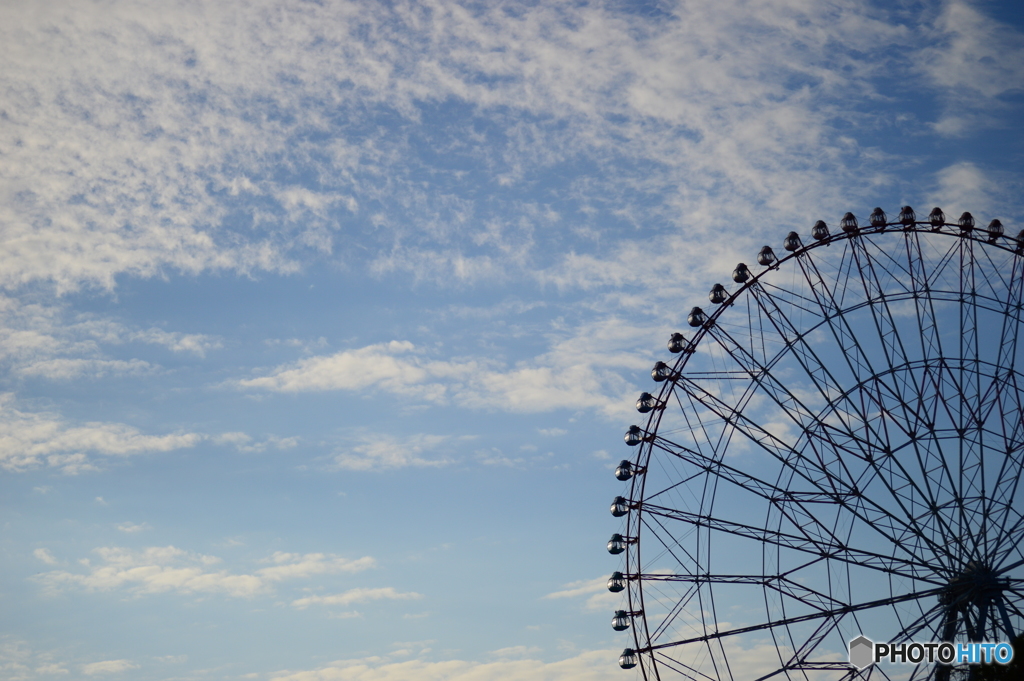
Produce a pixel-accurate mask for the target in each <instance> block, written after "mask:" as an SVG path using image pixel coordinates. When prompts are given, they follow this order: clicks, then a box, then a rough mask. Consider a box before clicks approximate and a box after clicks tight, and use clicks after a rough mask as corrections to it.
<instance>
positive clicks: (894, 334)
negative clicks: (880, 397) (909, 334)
mask: <svg viewBox="0 0 1024 681" xmlns="http://www.w3.org/2000/svg"><path fill="white" fill-rule="evenodd" d="M850 250H851V251H852V253H853V259H854V262H855V263H856V264H857V268H858V269H859V270H860V275H861V276H860V280H861V285H862V286H863V288H864V297H865V300H867V301H869V305H868V309H869V310H870V311H871V317H872V319H873V320H874V323H875V331H876V333H877V334H878V338H879V340H880V341H881V347H882V357H883V358H884V359H885V362H886V364H887V366H888V369H889V372H890V375H892V376H893V378H894V379H895V380H894V381H893V386H892V387H893V388H894V390H895V391H896V393H897V398H898V399H897V402H898V404H899V405H900V407H901V409H902V410H903V411H909V409H910V405H914V406H917V402H918V400H917V399H915V398H916V395H917V393H918V391H917V390H916V386H914V385H913V383H912V382H909V381H901V380H900V377H902V376H903V375H904V374H903V373H902V372H896V371H895V368H896V367H902V366H906V365H907V364H908V363H909V362H910V357H909V356H908V355H907V351H906V348H904V346H903V340H902V338H901V337H900V333H899V330H898V327H897V326H896V322H895V321H894V320H893V315H892V310H890V309H889V303H888V298H889V297H890V296H891V297H900V295H901V294H906V293H910V292H909V291H907V290H906V289H905V288H903V287H902V286H898V287H897V291H895V292H892V291H889V290H888V289H887V288H886V287H885V286H883V283H882V282H881V281H880V280H879V276H878V269H880V268H879V267H876V264H875V258H874V257H873V256H872V255H871V250H869V249H868V247H867V237H864V236H861V235H856V236H854V237H853V238H851V239H850ZM880 253H881V254H882V255H883V257H885V256H886V253H885V250H884V249H880ZM908 278H909V277H908ZM897 282H899V279H898V278H895V277H894V278H893V281H892V283H897ZM911 392H912V393H913V396H912V395H911V394H908V393H911ZM907 416H909V414H904V417H905V418H906V417H907Z"/></svg>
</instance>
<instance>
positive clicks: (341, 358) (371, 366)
mask: <svg viewBox="0 0 1024 681" xmlns="http://www.w3.org/2000/svg"><path fill="white" fill-rule="evenodd" d="M638 338H639V339H643V336H641V335H640V334H638V333H637V327H636V325H635V324H634V325H632V327H628V326H625V325H623V324H622V323H621V322H620V321H619V320H618V319H614V318H612V319H606V320H602V321H600V322H596V323H591V324H587V325H585V326H583V327H581V328H577V329H574V330H573V333H572V335H571V336H570V337H568V338H566V339H564V340H560V341H558V342H556V343H555V344H554V346H553V347H552V349H551V350H550V351H549V352H547V353H545V354H544V355H542V356H539V357H537V358H535V359H534V360H533V361H531V362H521V363H519V364H517V365H515V366H513V367H507V366H502V365H500V364H499V363H497V362H496V361H494V360H492V359H488V358H479V359H473V358H469V359H452V360H448V361H443V360H432V359H428V358H427V357H425V356H424V354H425V353H424V352H423V351H421V350H418V349H417V348H416V347H415V346H414V345H413V344H412V343H410V342H408V341H391V342H390V343H378V344H374V345H369V346H366V347H363V348H358V349H355V350H344V351H342V352H339V353H335V354H333V355H328V356H317V357H310V358H307V359H303V360H300V361H299V362H296V363H292V364H288V365H283V366H280V367H277V368H274V369H271V370H270V372H269V375H267V376H263V377H259V378H253V379H246V380H242V381H239V382H238V385H239V386H240V387H242V388H258V389H265V390H271V391H275V392H312V391H324V390H370V389H378V390H384V391H387V392H391V393H395V394H398V395H403V396H408V397H410V398H412V399H416V400H423V401H427V402H432V403H440V404H445V403H449V402H455V403H456V404H458V405H460V406H463V407H467V408H470V409H496V410H502V411H510V412H520V413H523V412H525V413H535V412H543V411H552V410H556V409H591V410H594V411H598V412H601V413H604V414H605V415H608V416H614V417H616V418H621V417H622V416H623V415H624V414H626V413H628V412H629V405H630V403H631V402H632V401H633V400H635V396H634V395H633V393H634V392H635V389H634V388H632V387H631V386H630V383H629V382H628V381H627V380H626V379H625V378H624V377H623V375H622V373H620V372H626V373H629V374H633V375H635V372H636V371H637V370H638V369H642V368H646V367H647V363H648V360H645V359H644V357H643V355H638V354H637V353H635V352H632V351H631V350H632V349H633V347H635V346H636V344H637V343H638ZM644 340H646V339H644ZM627 348H629V350H627ZM631 398H632V399H631ZM369 446H371V445H367V447H369ZM372 446H373V447H374V448H375V449H374V451H375V452H376V453H371V452H369V451H365V452H360V453H361V454H362V456H361V457H357V458H354V459H353V458H350V459H348V462H349V467H351V466H352V465H356V464H358V463H359V462H360V461H369V460H373V459H374V458H386V455H387V454H386V453H387V452H388V451H400V450H393V449H392V445H391V444H384V443H383V441H381V444H374V445H372ZM417 446H419V445H417ZM413 453H414V454H415V453H416V452H413ZM397 456H399V458H401V455H400V454H399V455H397Z"/></svg>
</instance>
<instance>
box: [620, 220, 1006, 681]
mask: <svg viewBox="0 0 1024 681" xmlns="http://www.w3.org/2000/svg"><path fill="white" fill-rule="evenodd" d="M865 222H866V223H867V224H861V221H858V219H857V218H856V217H855V216H854V215H853V214H852V213H847V214H846V215H845V216H844V217H843V218H842V219H841V220H840V222H839V225H838V229H830V228H829V226H828V225H826V223H824V222H822V221H818V222H817V223H815V225H814V226H813V227H812V229H811V232H810V235H809V236H810V238H809V239H808V240H807V242H804V241H803V240H802V239H801V237H800V235H798V234H797V233H796V232H790V233H789V235H788V236H786V238H785V239H784V240H783V243H782V252H780V253H778V254H777V253H776V252H775V251H774V250H773V249H772V248H771V247H770V246H765V247H764V248H762V249H761V251H760V252H759V253H758V254H757V263H758V265H757V266H756V267H748V266H747V265H745V264H743V263H741V264H739V265H737V266H736V269H735V270H734V271H733V272H732V277H731V282H730V283H729V284H728V286H723V285H722V284H715V286H714V287H713V288H712V289H711V291H710V294H709V299H710V302H711V306H706V305H705V306H703V307H694V308H693V309H692V310H691V312H690V313H689V316H688V318H687V322H688V324H689V326H690V327H691V332H690V333H689V334H688V335H686V336H684V335H683V334H680V333H675V334H673V335H672V337H671V339H670V340H669V343H668V349H669V351H670V352H671V353H673V354H674V355H675V357H673V358H672V359H671V361H662V362H658V363H657V364H655V365H654V369H653V370H652V372H651V374H652V377H653V378H654V380H655V381H656V382H657V384H658V385H657V389H656V390H652V392H644V393H643V394H641V395H640V398H639V400H638V401H637V410H638V411H639V412H640V413H641V414H644V415H646V419H647V420H646V423H644V424H643V425H634V426H632V427H630V428H629V431H628V432H627V433H626V436H625V440H626V444H627V445H630V446H632V447H635V448H636V453H635V455H634V456H633V457H632V458H631V459H627V460H623V461H622V462H621V463H620V464H619V467H618V468H617V469H616V472H615V475H616V477H617V478H618V479H619V480H621V481H623V482H627V483H628V484H627V485H626V486H625V487H626V489H624V490H623V492H622V496H618V497H616V498H615V500H614V502H613V503H612V506H611V511H612V515H613V516H615V517H617V518H621V519H622V521H621V522H622V523H623V525H622V528H621V529H620V530H619V532H617V533H616V534H614V535H613V536H612V538H611V540H610V541H609V542H608V550H609V552H610V553H612V554H614V555H620V554H621V556H622V558H623V564H622V566H621V567H620V569H619V570H617V571H616V572H614V573H613V574H612V576H611V578H610V579H609V580H608V588H609V590H610V591H612V592H613V593H621V595H622V600H623V604H622V606H621V608H622V609H620V610H617V611H616V612H615V614H614V617H613V620H612V626H613V628H614V629H616V630H617V631H625V630H630V631H631V635H632V641H631V642H630V645H629V647H628V648H627V649H626V650H624V651H623V654H622V656H621V657H620V659H619V664H620V666H622V667H623V668H625V669H633V668H636V670H635V673H636V674H637V676H642V677H643V678H644V679H647V680H648V681H650V680H652V679H679V678H682V679H701V680H716V681H717V680H730V681H732V680H736V681H739V680H741V679H767V678H775V679H804V680H814V679H868V678H872V679H911V680H913V681H919V680H924V679H928V680H935V681H946V680H947V679H957V678H968V677H971V674H973V672H970V670H969V669H967V668H966V667H963V666H959V667H958V666H957V664H953V665H945V664H940V663H939V662H932V663H929V662H927V661H922V662H919V663H917V664H894V665H889V666H887V665H885V664H873V665H869V666H866V667H864V668H861V669H858V668H856V667H854V666H852V665H851V664H850V662H849V657H848V648H847V646H848V644H849V642H850V641H851V640H853V639H855V638H857V637H859V636H865V637H866V638H868V639H869V640H871V641H873V642H885V643H890V644H898V643H909V642H939V641H949V642H968V641H974V642H979V641H1007V642H1008V641H1013V640H1014V638H1015V637H1016V636H1018V635H1019V634H1020V633H1021V632H1022V631H1024V548H1022V539H1024V485H1021V482H1022V480H1021V478H1022V470H1024V394H1022V391H1024V374H1022V373H1021V371H1022V369H1024V358H1022V357H1021V354H1022V353H1024V343H1021V344H1018V336H1019V332H1020V330H1021V325H1022V303H1024V232H1021V234H1020V235H1018V236H1017V237H1016V238H1014V237H1011V236H1007V235H1006V234H1004V229H1003V226H1002V225H1001V223H1000V222H999V221H998V220H992V221H991V222H990V223H989V224H988V226H987V227H982V226H981V225H976V224H975V220H974V218H973V217H972V216H971V214H970V213H964V214H963V215H962V216H961V217H960V218H959V220H957V221H956V222H949V221H947V218H946V216H945V215H944V214H943V212H942V210H940V209H939V208H936V209H934V210H933V211H932V212H931V214H930V215H928V216H927V218H926V219H924V220H920V219H918V217H917V215H915V213H914V211H913V210H912V209H911V208H910V207H909V206H906V207H903V208H902V209H901V211H900V212H899V215H898V217H897V218H896V219H895V220H890V219H889V218H887V216H886V215H885V213H884V211H882V209H881V208H876V209H875V210H874V211H873V212H872V213H871V215H870V217H869V218H868V219H867V220H866V221H865ZM666 360H668V357H666ZM1019 653H1020V654H1021V655H1024V650H1021V651H1019ZM972 678H973V677H972Z"/></svg>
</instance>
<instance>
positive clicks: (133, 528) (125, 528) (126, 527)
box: [117, 522, 153, 534]
mask: <svg viewBox="0 0 1024 681" xmlns="http://www.w3.org/2000/svg"><path fill="white" fill-rule="evenodd" d="M117 529H119V530H120V531H121V532H125V533H127V534H137V533H139V532H145V531H146V530H151V529H153V528H152V527H150V525H149V523H138V524H136V523H129V522H124V523H120V524H118V526H117Z"/></svg>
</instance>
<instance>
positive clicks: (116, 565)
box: [33, 546, 376, 598]
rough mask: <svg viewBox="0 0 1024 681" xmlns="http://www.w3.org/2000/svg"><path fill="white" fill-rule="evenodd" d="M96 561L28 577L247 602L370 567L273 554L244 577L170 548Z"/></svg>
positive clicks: (60, 585) (103, 552)
mask: <svg viewBox="0 0 1024 681" xmlns="http://www.w3.org/2000/svg"><path fill="white" fill-rule="evenodd" d="M93 553H95V554H96V555H97V556H98V557H99V560H98V562H97V564H93V563H92V561H90V560H84V561H82V564H83V565H84V566H85V567H86V570H87V571H86V572H85V573H76V572H69V571H66V570H54V571H51V572H44V573H41V574H39V575H37V576H35V577H34V578H33V581H35V582H36V583H38V584H40V585H41V586H42V588H43V590H44V591H46V592H48V593H51V594H54V593H59V592H62V591H67V590H70V589H83V590H85V591H113V590H120V589H123V590H126V591H128V592H129V593H131V594H133V595H135V596H142V595H147V594H154V593H164V592H168V591H174V592H178V593H181V594H223V595H226V596H231V597H234V598H252V597H254V596H257V595H259V594H264V593H268V592H269V591H271V590H272V588H273V585H274V584H277V583H278V582H283V581H287V580H300V579H309V578H310V577H313V576H317V575H326V574H337V573H356V572H362V571H363V570H368V569H370V568H372V567H374V566H375V565H376V561H375V560H374V559H373V558H370V557H369V556H366V557H363V558H358V559H355V560H351V559H347V558H341V557H338V556H328V555H326V554H322V553H309V554H293V553H283V552H277V553H275V554H274V555H272V556H271V557H270V558H268V559H267V560H266V561H265V562H267V563H270V565H269V566H268V567H265V568H260V569H258V570H255V571H254V572H252V573H249V574H235V573H231V572H229V571H228V570H214V569H211V568H212V566H214V565H217V564H218V563H220V562H221V559H220V558H217V557H215V556H207V555H202V554H197V553H193V552H189V551H185V550H183V549H179V548H176V547H174V546H154V547H150V548H146V549H143V550H141V551H133V550H131V549H127V548H121V547H101V548H98V549H95V550H94V552H93Z"/></svg>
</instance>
